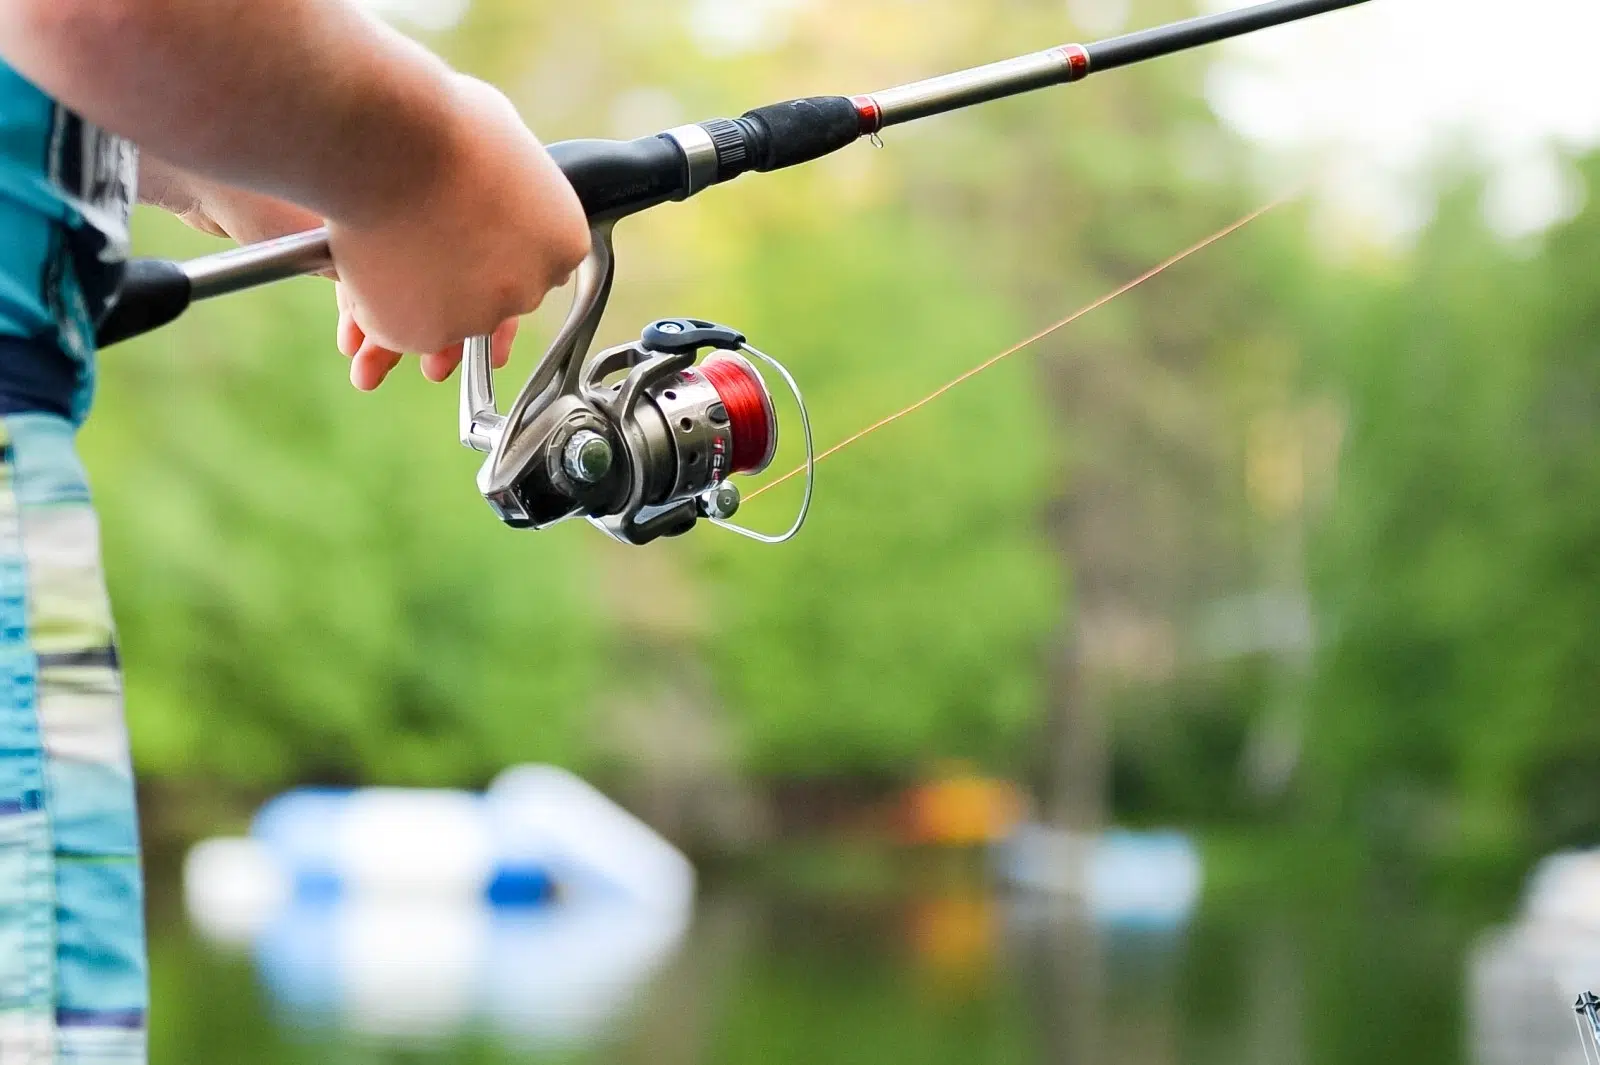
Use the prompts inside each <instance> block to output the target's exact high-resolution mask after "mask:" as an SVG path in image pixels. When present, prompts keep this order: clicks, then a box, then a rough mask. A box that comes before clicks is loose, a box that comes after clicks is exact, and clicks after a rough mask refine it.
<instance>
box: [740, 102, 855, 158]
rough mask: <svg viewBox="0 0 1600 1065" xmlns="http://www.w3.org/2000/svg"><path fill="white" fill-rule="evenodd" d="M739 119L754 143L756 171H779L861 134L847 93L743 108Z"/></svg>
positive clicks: (830, 151)
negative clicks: (744, 123) (748, 128)
mask: <svg viewBox="0 0 1600 1065" xmlns="http://www.w3.org/2000/svg"><path fill="white" fill-rule="evenodd" d="M743 121H744V122H746V123H748V125H749V127H751V132H752V133H753V134H754V137H752V140H753V141H754V142H755V143H754V145H753V147H754V149H755V150H754V151H753V152H751V155H750V159H751V164H752V166H753V167H754V168H755V169H756V170H760V171H767V170H781V169H783V168H784V167H786V166H795V165H797V164H799V163H809V162H810V161H811V160H813V159H821V158H822V157H823V156H824V155H831V154H832V153H834V152H836V151H838V150H839V149H840V148H844V147H848V146H849V145H851V144H854V143H855V142H856V141H857V140H858V139H860V137H861V115H860V113H859V112H858V111H857V110H856V105H855V104H854V103H853V102H852V101H851V100H850V98H849V97H848V96H809V97H806V98H805V99H803V100H787V101H785V102H783V103H781V104H768V105H767V106H766V107H758V108H756V109H755V110H754V111H746V112H745V113H744V115H743Z"/></svg>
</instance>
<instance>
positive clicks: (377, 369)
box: [350, 341, 404, 392]
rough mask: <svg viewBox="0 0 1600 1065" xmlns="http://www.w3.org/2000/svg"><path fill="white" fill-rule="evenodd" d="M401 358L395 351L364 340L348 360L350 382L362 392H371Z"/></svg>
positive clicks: (397, 364) (381, 382) (398, 363)
mask: <svg viewBox="0 0 1600 1065" xmlns="http://www.w3.org/2000/svg"><path fill="white" fill-rule="evenodd" d="M402 358H404V356H402V355H401V354H400V353H399V352H397V351H390V350H389V349H388V348H384V347H379V346H378V345H377V344H374V343H372V342H371V341H365V342H363V343H362V345H361V347H360V349H359V350H357V351H356V353H355V355H354V356H353V357H352V358H351V360H350V383H351V384H352V385H355V386H356V388H357V389H358V390H360V391H362V392H371V391H372V390H373V389H375V388H377V387H378V386H379V385H381V384H383V380H384V378H386V377H388V376H389V374H390V372H391V371H393V370H394V368H395V367H396V366H399V365H400V360H401V359H402Z"/></svg>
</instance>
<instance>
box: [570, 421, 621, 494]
mask: <svg viewBox="0 0 1600 1065" xmlns="http://www.w3.org/2000/svg"><path fill="white" fill-rule="evenodd" d="M615 459H616V453H615V452H614V451H612V449H611V441H609V440H607V439H606V438H605V437H603V436H601V435H600V434H599V433H597V432H595V431H594V430H592V429H580V430H578V431H577V432H576V433H573V434H572V439H571V440H568V441H567V446H566V450H565V451H564V452H563V453H562V456H561V467H562V469H564V470H565V471H566V473H567V476H568V477H571V478H572V479H573V480H574V481H576V482H578V483H579V484H599V483H600V482H601V481H603V480H605V478H606V474H608V473H610V472H611V464H612V462H613V461H615Z"/></svg>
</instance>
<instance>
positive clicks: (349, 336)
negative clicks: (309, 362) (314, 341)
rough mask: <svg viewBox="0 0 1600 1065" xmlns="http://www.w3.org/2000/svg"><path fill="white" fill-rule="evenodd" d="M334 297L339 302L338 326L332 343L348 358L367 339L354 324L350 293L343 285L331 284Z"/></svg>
mask: <svg viewBox="0 0 1600 1065" xmlns="http://www.w3.org/2000/svg"><path fill="white" fill-rule="evenodd" d="M333 294H334V298H335V299H336V300H337V301H338V303H339V326H338V328H337V329H336V330H335V331H334V343H335V344H337V345H338V348H339V354H341V355H343V356H345V357H346V358H350V357H352V356H354V355H355V353H356V352H357V351H359V350H361V345H362V343H363V342H364V341H365V340H366V339H367V335H366V333H364V332H362V330H361V327H360V326H359V325H357V324H356V313H355V308H354V307H353V306H352V305H351V300H350V294H349V293H348V292H347V291H346V290H345V287H344V286H343V285H335V286H333Z"/></svg>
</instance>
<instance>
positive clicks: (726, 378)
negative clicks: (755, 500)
mask: <svg viewBox="0 0 1600 1065" xmlns="http://www.w3.org/2000/svg"><path fill="white" fill-rule="evenodd" d="M615 267H616V260H615V253H614V251H613V247H612V236H611V227H610V226H609V225H606V226H599V227H596V228H595V229H594V231H593V234H592V245H591V251H590V253H589V257H588V258H587V259H586V260H585V261H584V263H583V265H582V266H581V267H579V269H578V274H577V293H576V296H575V297H574V299H573V303H572V309H571V311H570V312H569V313H568V315H567V319H566V322H565V323H564V324H563V325H562V327H561V330H560V332H559V333H558V334H557V335H556V338H555V340H554V341H553V342H552V343H551V345H550V347H549V349H548V350H546V351H545V353H544V355H543V356H542V357H541V358H540V360H539V362H538V364H537V365H536V366H535V367H534V370H533V373H532V374H531V375H529V377H528V380H527V382H526V383H525V384H524V385H523V386H522V390H521V391H520V392H519V393H518V395H517V398H516V400H515V402H513V403H512V404H511V409H510V410H509V411H507V412H506V413H505V414H503V415H502V414H500V413H499V411H498V410H497V409H496V406H495V399H494V379H493V375H492V368H491V364H490V356H491V342H490V338H489V337H487V336H479V337H473V338H471V339H470V340H468V341H467V344H466V351H465V355H464V357H463V359H462V376H461V442H462V443H463V444H464V445H466V446H467V447H470V448H473V449H475V450H477V451H483V452H487V453H488V458H487V460H485V462H484V464H483V468H482V469H481V470H479V472H478V490H479V491H480V492H482V493H483V497H484V499H486V500H488V502H489V505H490V506H491V507H493V508H494V511H495V513H496V514H498V515H499V516H500V518H501V520H502V521H504V522H505V523H506V524H507V525H510V526H511V527H513V528H518V529H546V528H549V527H550V526H552V525H556V524H558V523H560V522H563V521H567V520H570V519H572V518H577V517H584V518H587V519H588V520H589V522H590V523H591V524H592V525H594V526H595V527H596V528H598V529H601V530H603V531H604V532H605V533H607V534H608V535H609V536H611V537H613V538H615V539H617V540H620V541H622V542H623V543H627V544H640V545H642V544H647V543H650V542H651V541H653V540H656V539H658V538H660V537H663V536H680V535H682V534H683V533H686V532H688V531H689V530H690V529H692V528H694V526H695V523H696V522H697V521H699V520H700V519H701V518H705V519H706V520H708V521H710V522H711V523H712V524H714V525H719V526H721V527H723V528H725V529H729V530H731V531H733V532H736V533H738V534H740V535H741V536H747V537H749V538H751V539H753V540H759V541H761V542H763V543H769V544H780V543H784V542H785V541H788V540H791V539H793V538H794V537H795V535H796V534H798V533H799V532H800V528H801V526H802V525H804V524H805V520H806V514H807V512H808V511H809V510H810V508H811V493H812V487H813V474H814V471H815V465H816V456H815V450H814V448H813V445H812V439H811V419H810V415H809V414H808V413H807V411H806V406H805V399H804V398H803V397H802V396H801V394H800V389H799V387H798V386H797V385H796V384H795V381H794V378H793V377H792V376H791V375H790V374H789V371H788V370H786V369H784V367H783V366H782V364H780V363H779V362H778V361H777V360H776V359H773V358H772V357H771V356H768V355H764V354H762V353H761V352H760V351H757V350H756V349H755V348H753V347H751V346H750V345H749V343H748V342H747V341H746V339H745V336H744V334H743V333H739V332H737V331H735V330H733V329H729V328H727V327H726V326H720V325H715V324H713V323H711V322H703V321H699V320H698V319H692V318H676V319H664V320H662V321H658V322H655V323H653V324H652V325H650V326H649V327H647V328H646V329H645V330H644V332H643V334H642V335H641V336H640V338H639V339H638V340H637V341H633V342H631V343H628V344H622V345H620V346H618V347H614V348H609V349H607V350H605V351H601V352H599V353H597V354H595V355H593V356H592V357H586V355H587V353H588V349H589V346H590V344H591V343H592V342H593V340H594V335H595V331H596V330H597V329H598V328H599V325H600V319H601V316H602V315H603V314H604V313H605V307H606V302H607V299H608V298H609V296H610V294H611V283H612V279H613V277H614V275H615ZM707 349H709V350H710V354H709V355H708V356H707V357H706V358H705V360H704V361H701V362H699V363H698V364H697V362H696V360H697V358H698V355H699V353H700V352H701V351H704V350H707ZM752 358H753V359H757V360H760V361H762V362H765V363H766V364H768V365H769V366H770V367H771V368H772V369H773V370H774V371H775V372H776V373H777V374H778V375H779V376H781V377H782V378H783V380H784V383H785V384H786V385H788V387H789V390H790V392H792V393H793V395H794V398H795V401H796V403H797V404H798V405H799V408H800V424H801V428H802V430H803V431H804V433H805V444H806V485H805V495H804V496H803V497H802V500H801V503H800V513H799V515H798V516H797V517H796V518H795V520H794V524H793V525H791V526H790V527H789V529H788V530H787V531H786V532H784V533H781V534H779V535H773V536H769V535H766V534H764V533H759V532H756V531H755V530H753V529H749V528H746V527H745V526H743V525H738V524H735V523H734V522H733V521H732V518H733V516H734V515H735V514H736V513H737V512H738V510H739V504H740V500H741V496H740V492H739V488H738V486H737V485H735V484H734V483H733V482H732V481H731V480H730V478H731V477H733V476H736V475H747V476H748V475H752V474H758V473H761V472H762V471H763V470H765V469H766V468H767V467H768V466H769V465H771V463H772V458H773V455H774V454H775V453H776V452H777V448H778V419H777V415H776V413H775V411H774V408H773V403H772V394H771V392H770V391H769V390H768V388H767V384H766V382H765V380H763V379H762V376H761V374H760V372H759V371H758V370H757V369H756V367H755V365H754V364H753V363H752V362H751V361H750V359H752Z"/></svg>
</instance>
